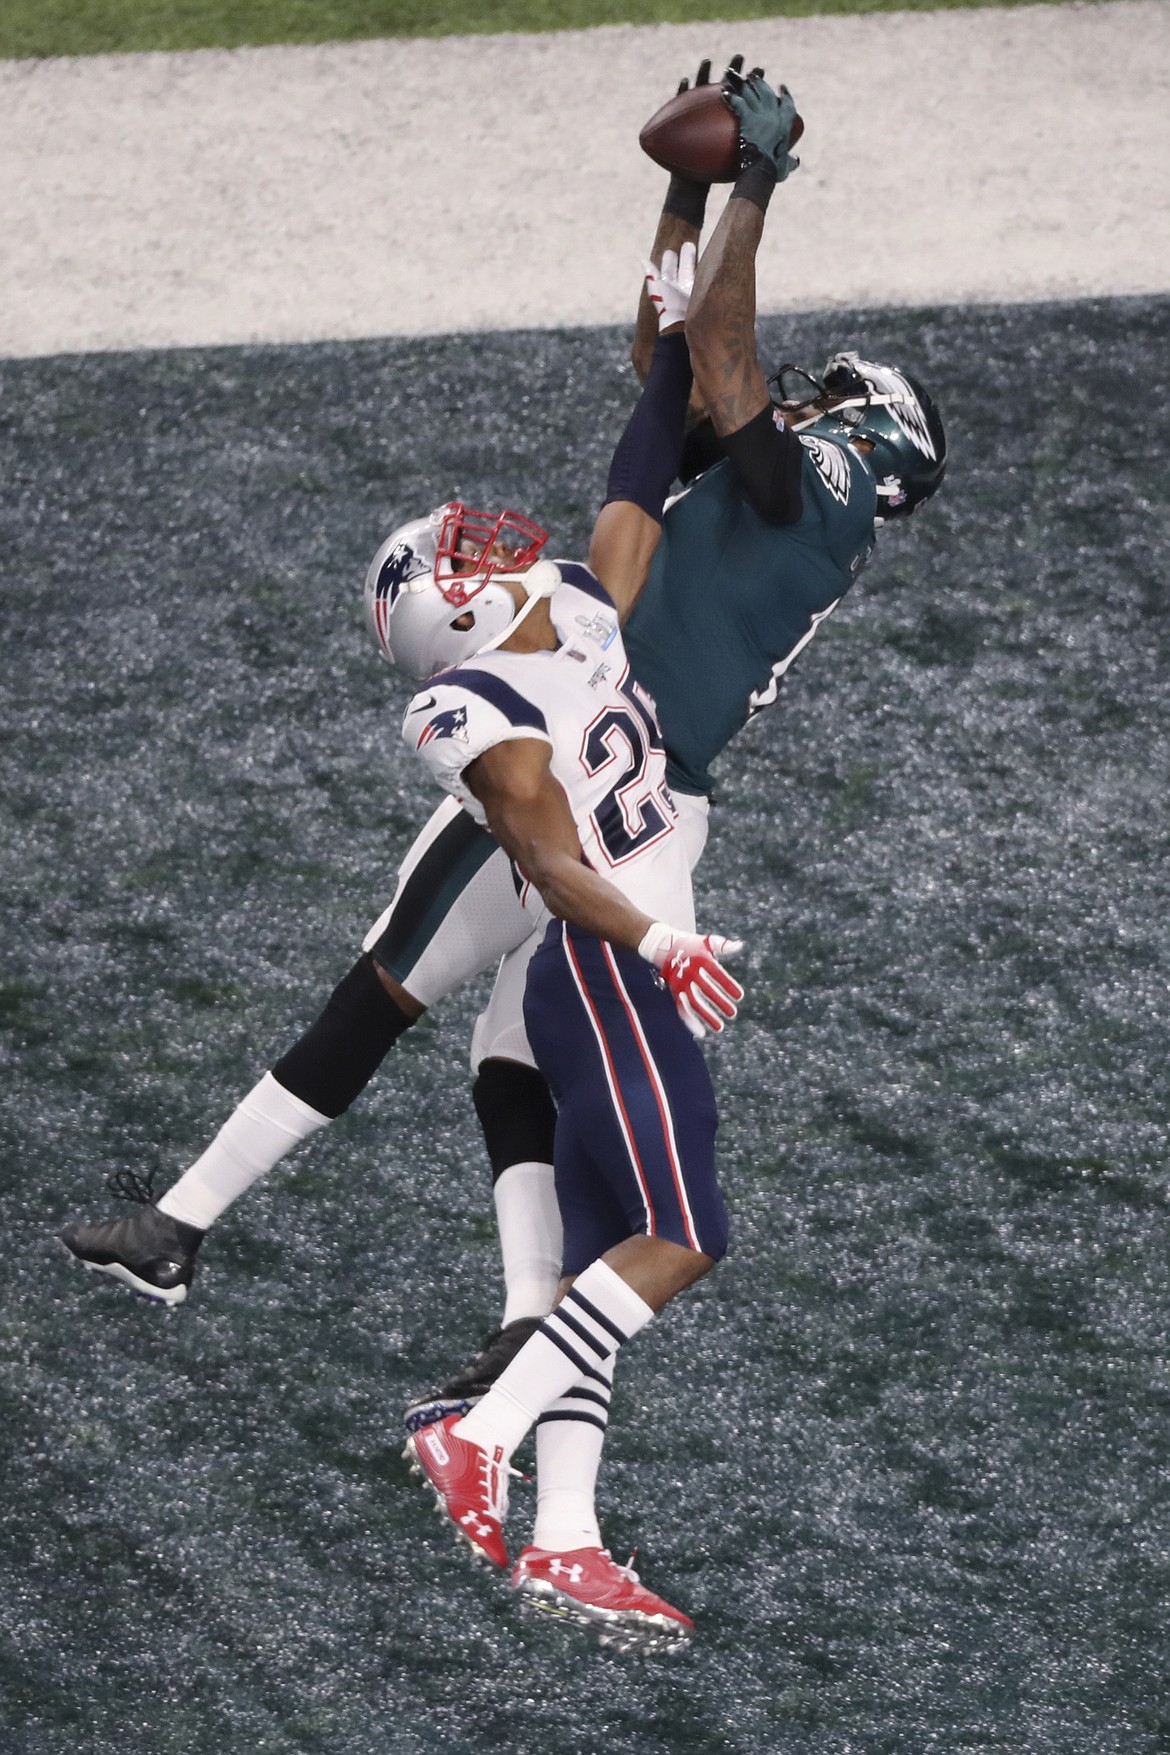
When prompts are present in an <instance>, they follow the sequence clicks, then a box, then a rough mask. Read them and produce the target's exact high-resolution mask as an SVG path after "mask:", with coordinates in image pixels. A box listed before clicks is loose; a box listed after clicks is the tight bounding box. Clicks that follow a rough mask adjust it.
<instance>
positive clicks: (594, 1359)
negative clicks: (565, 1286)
mask: <svg viewBox="0 0 1170 1755" xmlns="http://www.w3.org/2000/svg"><path fill="white" fill-rule="evenodd" d="M653 1315H654V1312H653V1310H651V1308H650V1306H649V1305H648V1304H647V1303H646V1301H645V1299H643V1298H640V1297H639V1296H638V1294H637V1292H635V1291H634V1288H633V1287H632V1286H627V1285H626V1282H625V1281H624V1280H623V1279H622V1278H621V1277H620V1275H618V1274H615V1273H614V1271H613V1269H612V1268H611V1267H610V1266H609V1265H608V1264H607V1263H606V1262H604V1261H602V1260H600V1258H599V1259H598V1260H597V1261H594V1262H591V1263H590V1264H589V1266H588V1267H587V1268H586V1269H585V1272H584V1273H583V1274H579V1275H578V1276H577V1279H576V1280H575V1281H574V1283H573V1284H572V1285H571V1286H570V1287H569V1290H568V1291H567V1292H566V1293H565V1296H564V1297H563V1298H562V1299H561V1302H560V1303H559V1304H558V1305H557V1307H556V1309H555V1310H554V1311H553V1312H552V1314H551V1315H550V1316H546V1317H545V1319H544V1321H543V1322H542V1323H541V1325H540V1327H539V1328H538V1329H537V1331H536V1333H535V1334H534V1335H533V1337H532V1339H531V1340H530V1341H526V1342H525V1344H524V1345H523V1346H522V1347H521V1349H520V1351H519V1352H518V1353H517V1355H516V1357H515V1358H514V1359H513V1361H512V1363H511V1364H510V1365H509V1366H508V1368H507V1370H506V1371H502V1372H501V1373H500V1375H499V1377H498V1378H497V1379H496V1381H495V1383H494V1384H493V1385H492V1387H491V1389H489V1390H488V1393H487V1394H486V1395H485V1396H484V1398H483V1400H482V1401H481V1402H478V1403H477V1404H476V1405H475V1407H473V1408H472V1410H471V1412H470V1413H469V1414H465V1415H464V1417H463V1419H462V1420H460V1422H459V1424H458V1425H457V1426H456V1427H455V1428H454V1430H455V1432H456V1434H457V1435H458V1436H459V1437H460V1438H467V1439H470V1440H471V1442H472V1443H474V1444H479V1445H482V1446H483V1448H484V1449H485V1450H491V1449H493V1448H494V1447H495V1446H496V1445H497V1444H498V1445H500V1446H502V1448H503V1451H504V1454H505V1456H511V1454H512V1452H513V1451H514V1450H515V1448H516V1446H517V1445H518V1444H519V1442H520V1440H521V1439H522V1438H523V1437H524V1434H525V1433H526V1432H527V1431H528V1429H529V1427H530V1426H532V1425H533V1424H534V1422H535V1421H536V1420H537V1418H538V1417H539V1416H540V1415H541V1414H543V1413H544V1411H545V1409H546V1408H551V1407H552V1405H553V1403H554V1402H555V1401H557V1400H558V1398H559V1397H561V1396H563V1395H564V1393H565V1391H566V1390H567V1389H571V1388H572V1386H573V1384H575V1383H576V1381H577V1379H578V1378H581V1377H583V1378H584V1379H585V1381H586V1382H590V1381H594V1380H598V1379H600V1381H601V1382H603V1383H605V1382H607V1381H608V1379H607V1377H605V1376H604V1375H603V1373H602V1369H601V1368H602V1366H603V1365H608V1362H609V1360H610V1359H612V1357H613V1355H614V1354H615V1353H616V1352H617V1350H618V1348H619V1347H620V1346H621V1344H622V1342H623V1341H628V1340H630V1339H631V1338H632V1337H633V1336H634V1335H636V1334H637V1333H638V1331H639V1329H643V1328H645V1326H646V1324H647V1323H648V1322H649V1321H650V1318H651V1317H652V1316H653Z"/></svg>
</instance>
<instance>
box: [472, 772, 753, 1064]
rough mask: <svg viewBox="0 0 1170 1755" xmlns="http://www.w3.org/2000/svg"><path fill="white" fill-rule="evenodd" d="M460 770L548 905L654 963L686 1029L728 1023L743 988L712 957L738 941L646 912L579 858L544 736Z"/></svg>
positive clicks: (730, 951) (701, 1031)
mask: <svg viewBox="0 0 1170 1755" xmlns="http://www.w3.org/2000/svg"><path fill="white" fill-rule="evenodd" d="M463 778H464V780H465V781H466V783H467V785H468V787H469V788H470V790H471V791H472V792H473V793H474V794H475V796H476V798H478V799H479V801H480V803H481V804H482V805H483V808H484V812H485V814H486V816H487V821H488V828H489V829H490V830H491V832H492V834H493V835H494V836H495V838H496V840H497V841H498V842H499V844H500V846H501V847H502V848H503V849H504V851H505V852H506V853H507V854H508V855H509V857H510V858H512V859H514V860H515V861H516V864H517V865H518V866H519V867H520V870H521V871H522V872H523V873H524V875H525V877H527V878H528V879H529V880H530V882H532V883H533V884H535V886H536V888H537V890H538V891H539V892H540V895H541V898H542V899H543V901H544V903H545V905H546V907H547V908H548V909H549V912H550V913H552V914H555V915H556V917H557V918H558V919H559V920H568V921H571V922H572V923H573V925H575V926H580V927H583V928H584V930H585V931H586V932H592V933H594V934H595V935H596V936H597V937H598V938H603V939H607V940H608V941H609V943H610V944H615V945H624V946H625V947H626V948H627V949H628V950H632V951H637V952H638V954H639V955H640V956H642V957H645V959H646V961H647V962H649V963H652V964H653V965H654V967H655V968H656V969H657V970H658V971H659V973H660V974H661V976H662V979H663V981H664V982H665V984H666V986H667V988H668V989H669V991H670V994H671V996H672V998H673V999H674V1002H675V1006H676V1007H677V1009H678V1013H679V1016H680V1017H681V1018H682V1021H683V1023H684V1024H685V1025H686V1027H687V1029H688V1030H689V1031H690V1032H691V1034H692V1036H695V1037H702V1036H704V1035H705V1034H706V1033H707V1031H708V1030H712V1031H715V1032H718V1031H720V1030H722V1029H723V1027H724V1024H725V1023H730V1021H731V1019H732V1018H734V1017H735V1014H736V1011H737V1009H738V1006H739V1002H740V1000H741V999H742V998H743V988H742V987H741V986H740V985H739V983H738V981H736V979H735V977H734V976H733V975H730V974H728V972H727V970H726V969H725V968H724V967H723V965H722V963H721V962H720V961H719V958H720V957H721V956H732V955H734V954H735V953H736V952H737V951H739V950H740V949H742V946H741V945H740V943H739V942H738V940H735V939H727V938H717V937H703V936H701V935H700V934H698V933H694V932H684V931H681V930H679V929H677V928H675V927H672V926H668V925H667V924H666V923H665V922H664V921H656V920H652V919H651V918H650V916H649V915H648V914H643V913H642V912H641V911H640V909H637V908H635V907H634V906H633V905H632V904H631V903H630V902H627V901H626V898H625V897H624V896H623V895H622V893H621V891H620V890H617V889H615V888H614V886H613V884H611V883H609V882H608V881H607V879H605V878H603V877H602V876H601V875H600V874H599V873H598V872H595V871H594V870H593V869H592V868H591V867H590V866H588V865H586V864H585V863H584V862H583V860H582V858H581V842H580V840H579V838H578V835H577V828H576V824H575V823H574V822H573V817H572V813H571V812H570V810H569V806H568V801H567V800H566V798H565V794H564V792H563V791H562V789H561V786H560V784H559V783H558V782H557V781H556V780H555V779H554V777H553V773H552V769H551V767H550V750H549V746H548V744H546V743H544V742H543V741H541V740H540V739H537V738H517V739H514V740H512V741H509V742H507V743H501V744H495V745H493V747H492V748H491V749H489V750H485V752H484V754H483V755H482V756H479V757H477V758H476V760H475V761H474V762H471V763H469V765H468V766H467V767H466V768H465V769H464V771H463Z"/></svg>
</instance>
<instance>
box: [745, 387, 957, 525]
mask: <svg viewBox="0 0 1170 1755" xmlns="http://www.w3.org/2000/svg"><path fill="white" fill-rule="evenodd" d="M770 383H772V384H773V385H775V386H776V387H777V388H778V390H779V394H780V400H781V405H782V406H783V407H785V408H789V409H791V408H793V407H794V406H795V408H796V409H797V410H798V411H799V410H800V409H806V410H807V411H808V412H807V418H805V419H798V420H796V421H794V422H793V423H792V424H793V428H794V430H795V431H796V432H798V433H821V434H823V435H824V436H825V437H826V438H829V439H836V440H837V441H838V442H840V441H842V440H845V441H848V440H850V439H868V440H869V443H870V445H871V446H872V449H871V450H869V451H867V452H864V453H863V455H864V456H865V460H866V462H867V463H868V465H869V467H870V469H871V470H872V471H873V474H874V478H875V480H876V481H877V491H878V500H879V502H880V505H879V511H880V514H881V516H880V518H879V520H878V522H879V523H883V522H885V520H886V519H889V518H901V517H904V516H905V515H906V514H908V513H910V512H913V511H916V510H917V508H918V507H919V506H921V505H922V504H923V503H924V502H925V501H926V500H929V498H930V496H931V494H933V493H934V492H935V490H936V489H937V487H938V486H939V484H940V483H941V481H942V478H943V476H944V475H945V474H946V467H947V441H946V434H945V433H944V431H943V424H942V418H941V416H940V415H939V412H938V409H937V408H936V407H935V405H934V403H933V402H932V400H931V398H930V397H929V396H928V395H927V393H926V391H925V390H924V389H923V388H922V386H921V384H919V382H918V381H917V379H916V378H912V377H911V376H910V375H909V373H908V372H903V371H901V370H899V368H898V367H897V366H880V365H876V364H875V363H874V362H873V361H872V360H863V359H862V358H861V356H860V355H859V354H856V353H836V354H834V355H833V357H832V359H830V360H829V361H828V362H827V364H826V365H825V368H824V371H823V372H822V373H821V375H820V377H819V378H817V377H814V376H813V374H812V373H811V372H805V371H803V370H802V369H801V368H800V367H799V366H781V368H780V370H779V371H778V372H777V373H776V375H775V377H774V378H772V379H771V380H770Z"/></svg>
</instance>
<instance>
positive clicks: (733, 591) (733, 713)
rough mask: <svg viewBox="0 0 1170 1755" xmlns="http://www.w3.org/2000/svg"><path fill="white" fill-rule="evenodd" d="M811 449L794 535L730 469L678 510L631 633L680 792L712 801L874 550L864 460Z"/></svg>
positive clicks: (669, 517)
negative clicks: (753, 720)
mask: <svg viewBox="0 0 1170 1755" xmlns="http://www.w3.org/2000/svg"><path fill="white" fill-rule="evenodd" d="M801 444H802V445H803V446H804V459H803V463H802V468H801V498H802V502H803V508H804V509H803V513H802V516H801V517H800V519H799V520H798V521H797V522H796V523H795V524H784V525H777V524H768V523H766V522H765V520H764V519H763V518H761V517H760V516H759V514H758V513H756V512H755V511H753V510H752V508H751V506H749V505H748V503H747V501H746V499H745V498H744V496H743V493H742V491H741V490H740V487H739V485H738V483H737V481H736V477H735V474H734V472H733V470H732V466H731V464H730V463H729V462H726V461H724V462H722V463H717V464H716V465H715V467H714V468H713V469H709V470H707V472H706V473H705V474H704V475H701V476H699V478H698V480H697V481H695V482H693V483H692V484H691V486H690V487H689V488H687V489H686V491H685V492H684V493H683V494H681V495H680V496H679V498H678V499H677V500H675V502H674V504H673V505H672V506H671V507H670V509H669V511H668V512H667V514H666V518H665V520H664V522H663V529H662V540H661V542H660V543H659V546H658V550H657V552H656V554H655V556H654V560H653V563H652V564H651V568H650V576H649V579H648V580H647V583H646V586H645V589H644V590H643V592H642V595H641V597H640V598H639V600H638V602H637V604H636V605H635V607H634V610H633V611H632V613H631V615H630V617H629V619H628V621H627V622H626V624H625V627H624V629H623V637H624V639H625V644H626V650H627V652H628V653H629V658H630V667H631V669H632V670H633V673H634V675H635V676H636V677H637V679H638V681H639V682H640V683H641V684H642V686H643V687H644V688H646V689H649V691H650V693H651V694H652V695H653V697H654V699H655V701H656V702H657V705H658V717H659V720H660V722H661V725H662V732H663V738H664V740H665V743H666V749H667V755H668V758H669V760H668V766H667V774H668V778H669V780H670V783H671V785H672V786H674V787H675V788H676V789H677V790H679V791H681V792H698V793H704V792H710V791H711V789H712V786H713V784H714V783H713V781H712V778H711V775H710V773H709V771H708V770H709V769H710V766H711V763H712V762H713V761H714V760H715V758H716V757H717V756H718V755H719V753H720V751H721V750H723V749H724V748H725V747H726V745H727V744H728V743H729V741H730V740H731V738H733V737H734V736H735V734H736V732H737V731H738V730H739V729H740V727H741V726H742V725H744V724H745V723H746V721H747V720H748V719H749V718H750V717H751V716H752V714H753V713H754V712H757V711H758V710H759V708H760V707H763V706H767V705H768V704H769V703H770V702H771V701H773V700H775V698H776V695H777V693H778V690H779V681H780V677H781V676H782V675H783V673H784V671H785V670H786V669H787V668H788V666H789V665H790V664H791V663H792V660H793V659H794V658H795V657H796V655H797V653H798V652H800V650H801V649H802V647H803V646H805V645H807V643H808V641H809V640H810V639H811V638H812V636H813V634H814V633H815V632H816V630H817V627H818V626H819V625H820V623H821V622H822V621H823V620H824V619H825V617H826V616H827V615H829V614H830V613H831V611H832V610H833V609H835V608H836V606H837V604H838V603H839V602H840V601H841V598H842V597H843V596H844V594H845V592H846V591H848V589H849V587H850V585H851V584H852V583H853V580H854V579H855V578H856V577H857V575H858V573H859V572H860V571H861V568H862V567H863V566H864V564H865V561H866V560H867V558H868V556H869V553H870V551H871V549H872V548H873V545H874V517H875V514H876V512H877V491H876V487H875V484H874V479H873V476H872V475H871V474H870V472H869V470H868V469H867V468H866V466H865V464H864V463H863V462H862V460H861V458H860V457H859V456H858V455H857V453H856V452H855V451H853V450H851V449H850V448H849V446H847V445H841V444H834V443H833V442H832V441H829V440H825V439H822V438H820V437H818V436H815V435H813V434H805V435H804V436H803V437H802V439H801Z"/></svg>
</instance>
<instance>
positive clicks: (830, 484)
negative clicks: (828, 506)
mask: <svg viewBox="0 0 1170 1755" xmlns="http://www.w3.org/2000/svg"><path fill="white" fill-rule="evenodd" d="M798 437H799V439H800V442H801V444H802V445H803V446H804V448H805V450H806V451H807V452H808V454H809V456H810V457H811V458H812V460H813V463H814V464H815V465H816V471H817V474H818V475H819V476H820V478H821V480H822V481H823V482H824V484H825V486H826V487H827V488H828V490H829V492H830V493H831V494H832V496H833V498H834V499H835V500H836V501H837V502H838V503H839V504H840V505H842V506H843V505H844V504H845V502H846V500H847V499H848V498H849V459H848V457H847V456H846V455H845V447H844V446H843V445H829V444H826V443H825V441H824V440H823V439H818V438H817V436H816V434H815V433H800V434H799V435H798Z"/></svg>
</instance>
